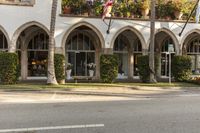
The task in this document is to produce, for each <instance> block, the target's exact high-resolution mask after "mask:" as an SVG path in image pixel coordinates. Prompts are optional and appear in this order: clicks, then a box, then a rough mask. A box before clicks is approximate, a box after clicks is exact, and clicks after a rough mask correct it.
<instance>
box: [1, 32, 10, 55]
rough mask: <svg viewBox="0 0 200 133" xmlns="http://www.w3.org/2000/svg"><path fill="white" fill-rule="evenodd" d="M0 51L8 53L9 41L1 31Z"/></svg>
mask: <svg viewBox="0 0 200 133" xmlns="http://www.w3.org/2000/svg"><path fill="white" fill-rule="evenodd" d="M0 51H8V41H7V39H6V36H5V35H4V33H3V32H2V31H0Z"/></svg>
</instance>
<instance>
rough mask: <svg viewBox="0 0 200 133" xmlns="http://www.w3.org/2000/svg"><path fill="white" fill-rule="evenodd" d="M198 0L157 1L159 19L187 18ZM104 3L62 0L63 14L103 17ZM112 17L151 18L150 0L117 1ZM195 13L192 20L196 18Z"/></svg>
mask: <svg viewBox="0 0 200 133" xmlns="http://www.w3.org/2000/svg"><path fill="white" fill-rule="evenodd" d="M195 3H196V1H193V0H192V1H191V0H165V1H164V2H157V3H156V19H157V20H161V21H162V20H164V21H170V20H186V19H187V18H188V15H189V14H190V12H191V10H192V9H193V7H194V5H195ZM102 12H103V3H102V2H101V0H62V13H61V16H70V17H101V16H102ZM111 14H112V17H113V18H118V19H119V18H122V19H149V16H150V0H143V1H142V0H141V1H138V2H134V1H133V0H121V1H120V2H118V1H115V2H114V4H113V6H112V12H111ZM194 18H195V17H194V15H193V16H192V17H191V20H194Z"/></svg>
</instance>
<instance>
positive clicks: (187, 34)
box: [181, 29, 200, 50]
mask: <svg viewBox="0 0 200 133" xmlns="http://www.w3.org/2000/svg"><path fill="white" fill-rule="evenodd" d="M193 33H197V34H199V35H200V29H193V30H190V31H189V32H187V33H186V34H185V35H184V36H183V38H182V39H181V50H183V47H184V43H185V42H188V41H189V40H190V39H187V38H188V37H189V36H190V35H191V34H193ZM186 40H187V41H186Z"/></svg>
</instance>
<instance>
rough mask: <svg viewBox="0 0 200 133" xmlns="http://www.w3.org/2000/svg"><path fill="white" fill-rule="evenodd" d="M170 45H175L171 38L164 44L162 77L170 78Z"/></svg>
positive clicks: (172, 54)
mask: <svg viewBox="0 0 200 133" xmlns="http://www.w3.org/2000/svg"><path fill="white" fill-rule="evenodd" d="M170 44H174V43H173V40H172V39H171V38H167V39H166V40H165V41H164V42H163V44H162V51H161V76H164V77H168V76H169V50H168V47H169V45H170ZM174 55H175V53H174V52H173V53H171V58H173V57H174Z"/></svg>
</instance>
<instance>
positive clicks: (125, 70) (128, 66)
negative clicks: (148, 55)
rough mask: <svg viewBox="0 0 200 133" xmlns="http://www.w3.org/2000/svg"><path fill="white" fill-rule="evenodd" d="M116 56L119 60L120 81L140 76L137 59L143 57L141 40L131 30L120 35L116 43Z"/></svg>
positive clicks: (114, 49) (114, 48)
mask: <svg viewBox="0 0 200 133" xmlns="http://www.w3.org/2000/svg"><path fill="white" fill-rule="evenodd" d="M113 51H114V54H115V55H117V56H118V58H119V64H118V77H117V78H118V79H127V78H132V77H135V76H138V66H137V58H138V56H139V55H142V45H141V41H140V39H139V38H138V37H137V35H136V34H135V33H134V32H132V31H131V30H125V31H123V32H122V33H120V34H119V35H118V36H117V38H116V39H115V42H114V47H113Z"/></svg>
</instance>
